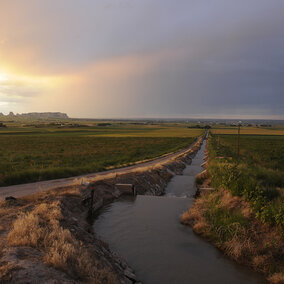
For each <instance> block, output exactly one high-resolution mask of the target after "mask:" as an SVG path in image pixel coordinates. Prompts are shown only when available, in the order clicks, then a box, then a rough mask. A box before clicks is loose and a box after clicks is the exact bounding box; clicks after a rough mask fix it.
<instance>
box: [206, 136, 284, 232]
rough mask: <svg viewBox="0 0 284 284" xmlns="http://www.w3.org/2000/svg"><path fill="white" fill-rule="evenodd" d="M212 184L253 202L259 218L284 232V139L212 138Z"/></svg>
mask: <svg viewBox="0 0 284 284" xmlns="http://www.w3.org/2000/svg"><path fill="white" fill-rule="evenodd" d="M209 147H210V155H211V165H210V169H209V171H210V173H211V177H212V185H213V186H214V187H216V188H222V187H224V188H227V189H229V190H230V191H231V192H232V193H233V194H234V195H238V196H242V197H244V198H245V199H246V200H247V201H249V202H250V204H251V207H252V209H253V210H254V212H255V213H256V216H257V217H259V219H260V220H261V221H263V222H265V223H268V224H271V225H279V226H280V227H282V228H283V229H284V205H283V202H284V196H283V193H284V192H283V187H284V136H281V135H279V136H274V135H273V136H269V135H242V136H241V137H240V157H239V159H237V155H236V153H237V136H236V135H216V134H214V135H213V136H212V137H211V139H210V145H209Z"/></svg>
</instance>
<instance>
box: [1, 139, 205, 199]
mask: <svg viewBox="0 0 284 284" xmlns="http://www.w3.org/2000/svg"><path fill="white" fill-rule="evenodd" d="M200 140H202V137H199V138H198V139H197V140H196V141H195V142H194V143H192V144H191V145H190V146H189V147H187V148H185V149H182V150H180V151H178V152H175V153H171V154H168V155H164V156H162V157H159V158H156V159H153V160H151V161H147V162H140V163H137V164H135V165H132V166H128V167H123V168H118V169H111V170H108V171H103V172H96V173H91V174H85V175H80V176H76V177H69V178H61V179H54V180H47V181H40V182H33V183H26V184H19V185H11V186H5V187H0V200H3V199H5V197H6V196H14V197H21V196H25V195H29V194H33V193H36V192H40V191H45V190H49V189H53V188H58V187H66V186H71V185H75V184H80V183H81V182H82V181H83V182H85V183H86V182H93V181H97V180H102V179H104V178H107V177H108V178H109V177H114V176H115V175H120V174H125V173H130V172H135V171H146V170H149V169H151V168H153V167H157V166H160V165H163V164H165V163H167V162H169V161H170V160H174V159H176V158H178V157H179V156H182V155H184V154H186V153H187V152H189V151H190V150H191V149H192V147H194V145H195V144H197V143H198V142H199V141H200Z"/></svg>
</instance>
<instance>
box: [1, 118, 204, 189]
mask: <svg viewBox="0 0 284 284" xmlns="http://www.w3.org/2000/svg"><path fill="white" fill-rule="evenodd" d="M202 132H203V131H202V130H199V129H188V128H186V127H185V126H184V125H168V126H167V125H164V124H161V125H132V124H127V123H122V124H121V123H120V124H118V123H116V124H113V125H111V126H103V127H100V126H94V125H87V126H84V127H63V128H62V127H55V126H53V127H52V126H51V125H50V124H46V125H39V124H35V126H25V125H12V126H11V125H10V126H9V127H7V128H3V129H1V130H0V147H1V152H0V186H5V185H11V184H19V183H26V182H32V181H40V180H47V179H53V178H60V177H68V176H75V175H80V174H84V173H91V172H96V171H101V170H105V169H107V168H109V167H119V166H122V165H127V164H130V163H133V162H136V161H141V160H145V159H150V158H154V157H158V156H160V155H163V154H166V153H169V152H173V151H176V150H178V149H181V148H184V147H186V146H188V145H189V144H190V143H192V142H193V140H194V138H195V137H197V136H199V135H201V134H202Z"/></svg>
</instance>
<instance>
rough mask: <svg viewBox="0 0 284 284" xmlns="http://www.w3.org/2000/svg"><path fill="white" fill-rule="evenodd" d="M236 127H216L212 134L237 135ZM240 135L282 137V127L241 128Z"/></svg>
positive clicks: (283, 132)
mask: <svg viewBox="0 0 284 284" xmlns="http://www.w3.org/2000/svg"><path fill="white" fill-rule="evenodd" d="M237 131H238V129H237V127H222V128H221V127H218V128H217V127H216V128H213V129H212V130H211V132H212V133H213V134H237ZM240 133H241V135H243V134H244V135H284V128H283V127H241V132H240Z"/></svg>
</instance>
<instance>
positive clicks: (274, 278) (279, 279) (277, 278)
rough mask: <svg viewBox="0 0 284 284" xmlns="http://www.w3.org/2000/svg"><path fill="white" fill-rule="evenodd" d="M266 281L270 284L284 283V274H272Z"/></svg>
mask: <svg viewBox="0 0 284 284" xmlns="http://www.w3.org/2000/svg"><path fill="white" fill-rule="evenodd" d="M268 280H269V282H270V283H272V284H280V283H284V273H282V272H281V273H274V274H273V275H271V276H270V277H269V278H268Z"/></svg>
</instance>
